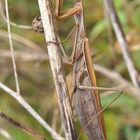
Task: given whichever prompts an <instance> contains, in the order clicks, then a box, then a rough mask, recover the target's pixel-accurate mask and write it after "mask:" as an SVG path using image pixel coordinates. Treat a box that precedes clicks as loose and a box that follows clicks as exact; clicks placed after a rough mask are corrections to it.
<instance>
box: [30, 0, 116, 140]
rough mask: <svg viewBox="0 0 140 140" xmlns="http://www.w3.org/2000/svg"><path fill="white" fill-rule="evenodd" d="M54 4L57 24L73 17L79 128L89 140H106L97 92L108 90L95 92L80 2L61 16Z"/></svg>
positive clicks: (75, 90)
mask: <svg viewBox="0 0 140 140" xmlns="http://www.w3.org/2000/svg"><path fill="white" fill-rule="evenodd" d="M56 3H57V4H56V10H55V16H56V19H57V20H61V19H65V18H68V17H71V16H73V15H74V17H75V22H76V35H75V42H74V49H73V53H72V63H73V65H74V74H73V75H74V78H73V79H74V88H73V93H74V95H75V100H76V104H75V106H76V110H77V113H78V115H79V118H80V121H81V124H82V126H83V128H84V126H86V127H85V130H86V133H87V136H88V138H89V139H90V140H106V134H105V129H104V121H103V116H102V113H101V112H100V110H101V105H100V98H99V94H98V90H99V89H102V90H108V89H106V88H98V87H97V85H96V78H95V73H94V70H93V66H92V59H91V56H90V49H89V42H88V38H87V37H86V33H85V30H84V19H83V6H82V0H75V4H74V7H73V8H71V9H70V10H68V11H67V12H66V13H64V14H61V13H60V11H61V8H62V6H63V0H57V2H56ZM37 19H38V20H39V21H40V22H41V19H40V18H39V17H38V18H37ZM33 25H35V21H33ZM36 25H37V24H36ZM39 25H41V24H39ZM33 27H34V29H35V30H37V29H39V32H43V28H41V26H39V28H38V26H33ZM35 27H36V28H35ZM48 43H59V42H48ZM59 44H61V43H59ZM65 56H66V55H65ZM114 90H117V89H114ZM117 91H118V90H117ZM99 112H100V113H99ZM98 113H99V114H98ZM97 114H98V115H97ZM96 115H97V116H96ZM93 116H96V117H95V118H94V122H93V121H91V120H92V118H93ZM89 122H90V123H89ZM87 124H88V125H87Z"/></svg>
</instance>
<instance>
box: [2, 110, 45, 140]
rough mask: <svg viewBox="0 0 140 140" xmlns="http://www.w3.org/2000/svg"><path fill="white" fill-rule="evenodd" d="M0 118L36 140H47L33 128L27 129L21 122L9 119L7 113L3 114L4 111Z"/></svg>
mask: <svg viewBox="0 0 140 140" xmlns="http://www.w3.org/2000/svg"><path fill="white" fill-rule="evenodd" d="M0 117H1V118H2V119H4V120H6V121H7V122H9V123H10V124H12V125H13V126H15V127H17V128H19V129H21V130H22V131H24V132H25V133H27V134H29V135H31V136H33V137H34V138H36V139H37V140H46V138H44V137H42V136H41V135H39V134H38V133H37V132H36V131H34V130H33V129H31V128H28V127H25V126H24V125H22V124H20V123H19V122H17V121H15V120H13V119H12V118H10V117H8V116H7V115H6V114H5V113H3V112H2V111H0Z"/></svg>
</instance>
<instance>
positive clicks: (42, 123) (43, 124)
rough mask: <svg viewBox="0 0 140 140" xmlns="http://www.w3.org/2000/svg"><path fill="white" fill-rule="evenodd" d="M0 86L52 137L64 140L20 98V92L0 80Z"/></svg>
mask: <svg viewBox="0 0 140 140" xmlns="http://www.w3.org/2000/svg"><path fill="white" fill-rule="evenodd" d="M0 88H1V89H2V90H4V91H5V92H7V93H8V94H9V95H11V96H12V97H13V98H15V99H16V100H17V102H18V103H20V104H21V105H22V107H24V108H25V109H26V110H27V111H28V112H29V113H30V114H31V115H32V116H33V117H34V118H35V119H36V120H37V121H38V122H39V123H40V124H41V125H42V126H43V127H44V128H45V129H46V130H47V131H48V132H50V133H51V135H52V137H53V138H54V139H56V140H64V139H63V138H62V137H61V136H60V135H59V134H58V133H57V132H56V131H55V130H53V129H52V128H51V127H50V126H49V125H48V124H47V123H46V122H45V121H44V120H43V119H42V117H41V116H40V115H39V114H38V113H37V112H36V111H35V110H34V109H33V108H32V107H31V106H30V105H29V104H28V103H27V102H26V101H25V100H24V98H22V96H21V95H20V94H17V93H16V92H14V91H13V90H11V89H10V88H9V87H7V86H5V85H4V84H3V83H1V82H0Z"/></svg>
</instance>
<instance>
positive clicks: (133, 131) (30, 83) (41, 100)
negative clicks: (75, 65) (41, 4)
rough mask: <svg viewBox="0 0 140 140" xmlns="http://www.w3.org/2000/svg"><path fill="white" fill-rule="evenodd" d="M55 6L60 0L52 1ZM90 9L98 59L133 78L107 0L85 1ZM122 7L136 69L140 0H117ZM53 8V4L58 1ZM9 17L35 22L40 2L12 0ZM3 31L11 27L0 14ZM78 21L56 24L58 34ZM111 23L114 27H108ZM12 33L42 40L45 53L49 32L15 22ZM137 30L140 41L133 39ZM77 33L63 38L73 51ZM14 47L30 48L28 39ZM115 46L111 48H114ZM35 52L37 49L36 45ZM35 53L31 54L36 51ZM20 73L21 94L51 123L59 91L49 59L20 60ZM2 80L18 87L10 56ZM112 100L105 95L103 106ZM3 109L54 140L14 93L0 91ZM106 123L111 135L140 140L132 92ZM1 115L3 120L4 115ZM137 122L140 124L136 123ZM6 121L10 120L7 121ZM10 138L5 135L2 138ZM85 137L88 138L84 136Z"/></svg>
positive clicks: (25, 138)
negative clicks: (106, 9)
mask: <svg viewBox="0 0 140 140" xmlns="http://www.w3.org/2000/svg"><path fill="white" fill-rule="evenodd" d="M52 2H53V5H54V3H55V0H53V1H52ZM83 3H84V8H85V11H84V12H85V13H84V14H85V28H86V31H87V36H88V37H89V40H90V46H91V48H92V49H93V50H94V54H95V60H96V61H95V62H96V63H98V64H101V65H103V66H105V67H107V68H108V69H112V70H115V71H118V72H119V73H120V74H121V75H122V76H124V78H126V79H127V80H129V79H128V77H129V76H128V74H127V69H126V67H125V65H124V61H123V59H122V56H121V53H120V49H119V47H117V46H119V45H118V42H117V41H116V38H115V35H114V32H113V31H112V28H111V26H110V25H109V26H107V21H106V20H105V16H104V15H105V14H104V9H103V1H101V0H94V1H93V0H83ZM115 5H116V7H117V12H118V14H119V18H120V20H121V24H122V25H123V29H124V31H125V33H126V35H127V36H130V38H131V48H132V52H131V53H132V57H133V60H134V62H135V65H136V67H137V69H138V70H139V71H140V61H139V56H140V51H139V49H140V48H138V49H136V50H134V51H133V46H134V45H133V44H137V45H139V47H140V1H139V0H115ZM72 6H73V2H72V1H66V2H65V3H64V8H63V10H66V9H68V8H70V7H72ZM53 8H54V6H53ZM9 12H10V19H11V20H12V21H13V22H15V23H17V24H25V25H31V22H32V20H33V19H34V17H36V16H38V15H39V10H38V3H37V1H35V0H30V1H29V0H9ZM0 24H1V25H2V26H1V30H5V31H6V30H7V29H6V24H5V22H4V21H3V19H2V17H0ZM73 26H74V20H73V19H72V18H71V19H67V20H65V21H62V22H61V21H60V22H58V23H57V27H58V31H59V35H60V37H61V39H62V40H64V39H65V38H66V36H67V35H68V33H69V32H70V30H71V29H72V27H73ZM109 27H110V29H109ZM11 29H12V32H13V33H15V34H18V35H20V36H22V37H24V38H27V39H28V40H31V41H33V42H35V43H37V44H38V45H39V46H40V48H41V49H42V51H44V52H46V47H44V46H45V40H44V36H43V35H42V34H39V33H35V32H34V31H32V30H22V29H19V28H16V27H11ZM108 29H109V30H110V31H111V32H112V36H110V37H111V40H112V41H113V47H112V46H111V44H110V42H109V36H108ZM132 33H133V34H135V35H136V36H135V37H136V38H138V39H137V41H134V38H133V35H132ZM73 37H74V36H72V37H71V38H70V39H69V40H68V41H67V42H66V43H64V45H65V48H66V50H67V53H68V54H70V53H71V51H72V46H73V45H72V44H73ZM14 47H15V49H17V50H21V51H22V50H24V52H26V51H27V52H30V51H29V50H28V48H26V47H25V46H24V45H23V44H21V43H17V42H14ZM111 47H112V48H111ZM0 49H2V50H3V49H6V50H8V49H9V43H8V39H6V38H4V37H0ZM112 50H115V51H116V50H117V53H116V52H115V53H114V51H112ZM32 51H33V50H32ZM31 55H32V53H31ZM17 67H18V75H19V80H20V87H21V93H22V95H23V97H24V98H25V99H26V101H28V103H29V104H31V106H32V107H33V108H34V109H35V110H36V111H37V112H38V113H39V114H41V116H42V117H43V118H44V119H45V120H46V121H47V122H48V123H49V124H51V123H52V118H53V117H58V118H59V114H58V116H54V111H55V110H57V109H58V104H57V101H56V95H55V91H54V83H53V79H52V75H51V69H50V65H49V62H48V61H46V60H34V61H29V62H28V61H27V62H26V61H20V59H19V61H17ZM65 69H66V73H69V72H70V71H71V68H69V67H68V66H65ZM0 80H1V81H3V83H5V84H6V85H8V86H9V87H11V88H12V89H15V81H14V77H13V70H12V63H11V60H10V59H8V58H5V57H2V58H1V61H0ZM97 82H98V85H100V86H107V87H112V86H113V84H112V83H111V82H110V81H109V80H107V79H106V78H104V77H103V76H101V75H99V74H98V73H97ZM112 99H113V96H107V97H104V98H102V99H101V101H102V105H103V106H104V105H106V104H108V103H109V102H110V101H111V100H112ZM0 110H2V111H4V112H5V113H6V114H7V115H9V116H11V117H12V118H14V119H15V120H17V121H19V122H21V123H22V124H24V125H26V126H29V127H31V128H34V129H35V130H36V131H38V132H39V133H40V134H42V135H43V136H45V137H46V138H47V140H51V139H52V138H51V136H50V135H49V134H48V132H46V130H44V128H42V126H40V125H39V124H38V123H37V122H36V121H35V120H34V119H33V118H32V117H31V116H30V115H29V114H28V113H27V112H26V111H25V110H24V109H23V108H22V107H21V106H20V105H19V104H18V103H17V102H16V101H15V100H14V99H13V98H12V97H10V96H9V95H7V94H6V93H4V92H3V91H2V90H0ZM104 115H105V124H106V125H105V126H106V132H107V136H108V140H139V139H140V135H139V134H140V117H139V116H140V107H139V103H138V102H137V101H136V100H135V99H133V98H132V97H129V96H128V95H127V93H125V94H124V95H123V96H121V97H120V98H119V99H118V100H117V101H116V102H115V103H114V104H113V105H111V107H109V108H108V109H107V110H106V111H105V113H104ZM0 120H1V119H0ZM135 122H137V123H135ZM60 123H61V122H60V119H58V122H57V129H58V128H59V126H60ZM0 124H1V126H2V127H3V128H5V130H7V131H8V132H9V133H10V134H11V135H12V137H13V138H15V139H16V140H33V139H34V138H33V137H31V136H29V135H27V134H25V133H23V132H22V131H21V130H19V129H17V128H14V127H13V126H11V125H10V124H8V123H6V122H5V121H2V120H1V121H0ZM5 124H6V125H5ZM76 127H77V131H80V129H81V128H80V126H79V122H78V121H77V122H76ZM3 139H5V138H4V137H2V136H0V140H3ZM81 140H86V137H85V136H84V135H83V136H82V137H81Z"/></svg>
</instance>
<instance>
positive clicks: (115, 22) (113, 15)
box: [105, 0, 140, 90]
mask: <svg viewBox="0 0 140 140" xmlns="http://www.w3.org/2000/svg"><path fill="white" fill-rule="evenodd" d="M105 6H106V7H107V11H108V14H109V16H110V19H111V23H112V26H113V28H114V31H115V33H116V36H117V39H118V41H119V43H120V46H121V50H122V54H123V57H124V60H125V62H126V65H127V69H128V72H129V75H130V78H131V80H132V83H133V84H134V85H135V86H136V87H137V88H139V90H140V82H139V80H138V72H137V71H136V69H135V66H134V64H133V61H132V59H131V56H130V53H129V50H128V44H127V41H126V38H125V34H124V31H123V29H122V26H121V24H120V21H119V18H118V15H117V12H116V9H115V6H114V3H113V0H105Z"/></svg>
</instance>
